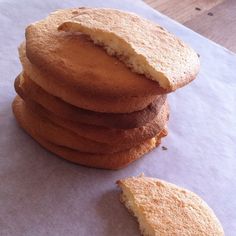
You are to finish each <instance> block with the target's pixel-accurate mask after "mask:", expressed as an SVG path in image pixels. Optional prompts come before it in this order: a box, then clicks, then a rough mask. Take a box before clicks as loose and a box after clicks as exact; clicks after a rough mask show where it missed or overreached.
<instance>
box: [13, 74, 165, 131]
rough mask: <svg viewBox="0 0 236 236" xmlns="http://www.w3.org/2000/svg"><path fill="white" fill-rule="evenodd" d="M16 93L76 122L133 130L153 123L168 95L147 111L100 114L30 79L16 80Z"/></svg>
mask: <svg viewBox="0 0 236 236" xmlns="http://www.w3.org/2000/svg"><path fill="white" fill-rule="evenodd" d="M15 90H16V92H17V93H18V94H19V95H20V96H21V97H22V98H24V99H25V100H34V101H35V102H36V103H38V104H40V105H42V106H43V107H44V108H45V109H47V110H49V111H51V112H52V113H55V114H56V115H58V116H60V117H62V118H64V119H67V120H71V121H74V122H79V123H84V124H90V125H96V126H103V127H108V128H118V129H132V128H137V127H141V126H144V125H145V124H146V123H148V122H151V121H152V120H153V119H154V118H155V117H156V116H157V114H158V112H159V110H160V108H161V106H162V105H163V104H164V102H165V101H166V95H162V96H160V97H158V98H157V99H156V100H155V101H153V102H152V103H151V104H149V105H148V106H147V107H146V108H145V109H143V110H141V111H136V112H132V113H116V114H114V113H100V112H93V111H89V110H84V109H81V108H78V107H75V106H73V105H71V104H69V103H66V102H64V101H63V100H61V99H59V98H58V97H55V96H52V95H50V94H49V93H47V92H46V91H44V90H43V89H42V88H41V87H39V86H38V85H37V84H36V83H34V82H33V81H32V80H31V79H29V78H27V77H26V78H24V77H23V76H22V75H19V76H18V77H17V78H16V80H15Z"/></svg>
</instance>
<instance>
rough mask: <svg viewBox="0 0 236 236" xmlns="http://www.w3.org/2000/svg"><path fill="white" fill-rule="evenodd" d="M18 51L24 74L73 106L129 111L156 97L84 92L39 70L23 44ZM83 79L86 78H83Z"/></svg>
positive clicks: (109, 110) (140, 107) (115, 111)
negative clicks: (26, 53)
mask: <svg viewBox="0 0 236 236" xmlns="http://www.w3.org/2000/svg"><path fill="white" fill-rule="evenodd" d="M19 51H20V59H21V63H22V66H23V69H24V76H27V77H29V78H30V79H32V80H34V82H35V83H37V84H38V85H39V86H40V87H42V88H43V89H44V90H45V91H47V92H48V93H50V94H52V95H54V96H57V97H60V98H61V99H62V100H64V101H66V102H67V103H70V104H72V105H74V106H77V107H80V108H83V109H87V110H92V111H97V112H109V113H110V112H111V113H129V112H133V111H138V110H142V109H144V108H145V107H147V106H148V105H149V104H150V103H151V102H152V101H153V100H155V98H156V97H157V96H155V95H148V96H146V97H142V96H131V95H130V96H128V97H127V96H126V97H125V96H119V97H114V96H113V97H112V96H110V97H108V96H105V94H100V95H99V96H98V95H96V94H93V93H91V92H90V91H87V92H85V91H82V90H81V89H80V87H79V84H77V85H73V86H72V85H69V84H68V83H66V82H65V81H61V80H59V79H58V76H57V77H55V78H54V77H52V75H50V74H49V73H45V71H43V70H39V69H38V68H37V67H36V66H34V65H33V64H32V63H30V62H29V60H28V59H27V57H26V56H25V50H24V47H23V46H21V47H20V50H19ZM68 76H69V75H68ZM84 80H86V79H85V78H84ZM75 88H76V89H75ZM68 91H69V92H68Z"/></svg>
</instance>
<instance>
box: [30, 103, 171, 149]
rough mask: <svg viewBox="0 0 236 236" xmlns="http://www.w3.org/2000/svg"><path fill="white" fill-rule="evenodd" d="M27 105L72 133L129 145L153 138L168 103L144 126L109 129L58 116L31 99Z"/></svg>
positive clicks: (165, 117) (164, 120)
mask: <svg viewBox="0 0 236 236" xmlns="http://www.w3.org/2000/svg"><path fill="white" fill-rule="evenodd" d="M26 105H27V107H29V108H30V109H31V110H32V111H33V113H34V114H36V115H38V116H41V117H45V118H46V119H48V120H49V121H51V122H52V123H54V124H56V125H58V126H61V127H64V128H65V129H68V130H70V131H72V132H73V133H75V134H77V135H79V136H81V137H84V138H87V139H89V140H92V141H95V142H99V143H104V144H108V145H118V146H119V147H121V146H122V147H128V148H129V147H131V146H135V145H138V144H140V143H142V142H144V141H145V140H147V139H150V138H153V137H154V136H156V135H157V134H158V133H159V132H160V131H161V130H163V129H164V128H165V127H166V124H167V120H168V115H169V111H168V105H167V103H165V104H164V105H163V106H162V107H161V110H160V112H159V113H158V115H157V116H156V117H155V119H154V120H153V121H151V122H150V123H147V124H146V125H145V126H142V127H139V128H134V129H128V130H124V129H111V128H104V127H99V126H94V125H86V124H82V123H78V122H73V121H70V120H66V119H63V118H60V117H59V116H57V115H55V114H53V113H52V112H49V111H47V110H46V109H44V108H43V107H42V106H40V105H39V104H37V103H35V102H33V101H32V100H31V101H30V100H27V101H26Z"/></svg>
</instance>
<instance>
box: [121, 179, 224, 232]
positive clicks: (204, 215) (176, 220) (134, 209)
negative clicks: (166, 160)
mask: <svg viewBox="0 0 236 236" xmlns="http://www.w3.org/2000/svg"><path fill="white" fill-rule="evenodd" d="M117 184H118V186H119V187H120V188H121V190H122V193H121V202H122V203H124V205H125V206H126V208H127V209H128V210H129V211H130V212H131V213H133V215H134V216H135V217H136V218H137V220H138V222H139V226H140V230H141V233H142V234H143V235H144V236H156V235H178V236H181V235H198V236H206V235H214V236H223V235H224V231H223V228H222V226H221V224H220V222H219V220H218V219H217V218H216V216H215V214H214V212H213V211H212V209H211V208H210V207H209V206H208V205H207V204H206V203H205V202H204V201H203V200H202V199H201V198H200V197H199V196H197V195H196V194H195V193H193V192H190V191H189V190H186V189H183V188H180V187H178V186H176V185H174V184H171V183H168V182H165V181H163V180H159V179H155V178H149V177H145V176H143V175H141V176H139V177H130V178H126V179H122V180H119V181H117Z"/></svg>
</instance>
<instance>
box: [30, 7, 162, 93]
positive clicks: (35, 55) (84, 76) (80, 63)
mask: <svg viewBox="0 0 236 236" xmlns="http://www.w3.org/2000/svg"><path fill="white" fill-rule="evenodd" d="M83 11H84V9H79V8H77V9H67V10H59V11H56V12H54V13H52V14H50V15H49V16H48V17H47V18H46V19H43V20H41V21H38V22H36V23H34V24H31V25H30V26H28V27H27V29H26V54H27V57H28V59H29V60H30V61H31V63H33V64H34V65H36V66H37V67H38V68H40V69H41V70H44V71H45V72H47V73H49V74H50V75H52V76H53V77H55V78H56V79H58V80H61V81H62V82H63V83H65V84H70V85H72V86H74V88H75V89H77V90H78V93H79V92H85V93H87V94H92V95H98V96H102V97H108V98H109V97H114V98H115V97H121V96H122V97H127V98H128V97H145V96H152V95H157V94H163V93H165V92H166V91H165V90H164V89H162V88H160V87H159V86H158V84H157V83H156V82H154V81H151V80H149V79H147V78H146V77H145V76H144V75H139V74H137V73H133V72H132V71H131V70H130V69H129V68H128V67H127V66H126V65H125V64H124V63H123V62H121V61H120V60H118V59H117V58H116V57H111V56H109V55H108V54H107V53H106V52H105V50H104V49H103V48H102V47H100V46H96V45H95V44H94V43H93V42H92V41H91V40H90V39H89V38H88V37H87V36H86V35H84V34H78V33H76V34H74V33H65V32H62V31H58V29H57V28H58V26H59V25H61V24H62V23H63V22H66V21H69V20H71V19H72V18H73V17H75V16H78V15H80V14H81V13H83Z"/></svg>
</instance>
